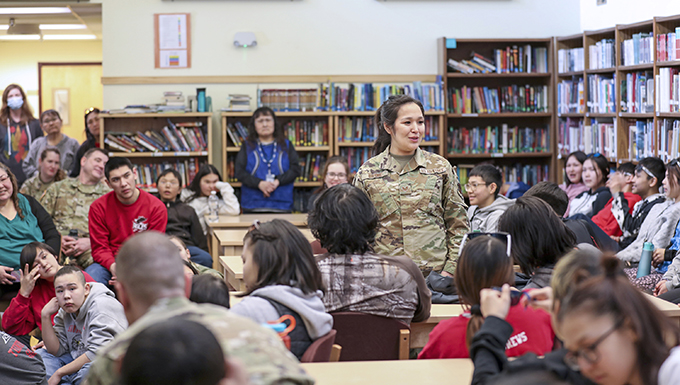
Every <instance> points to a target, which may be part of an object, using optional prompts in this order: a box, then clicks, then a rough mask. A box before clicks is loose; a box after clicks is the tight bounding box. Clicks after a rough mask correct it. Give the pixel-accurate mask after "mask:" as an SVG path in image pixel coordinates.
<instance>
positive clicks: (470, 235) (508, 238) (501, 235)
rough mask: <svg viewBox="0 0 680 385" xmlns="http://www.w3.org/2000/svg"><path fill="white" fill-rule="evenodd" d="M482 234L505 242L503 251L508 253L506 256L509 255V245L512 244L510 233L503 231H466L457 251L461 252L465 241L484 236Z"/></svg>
mask: <svg viewBox="0 0 680 385" xmlns="http://www.w3.org/2000/svg"><path fill="white" fill-rule="evenodd" d="M484 236H486V237H491V238H496V239H498V240H499V241H501V242H503V243H505V247H506V250H505V252H506V254H507V255H508V257H510V250H511V246H512V237H511V236H510V234H508V233H504V232H496V233H482V232H481V231H476V232H472V233H467V234H465V236H464V237H463V241H462V242H461V243H460V251H459V252H461V253H462V252H463V247H465V243H466V242H467V241H471V240H473V239H475V238H478V237H484Z"/></svg>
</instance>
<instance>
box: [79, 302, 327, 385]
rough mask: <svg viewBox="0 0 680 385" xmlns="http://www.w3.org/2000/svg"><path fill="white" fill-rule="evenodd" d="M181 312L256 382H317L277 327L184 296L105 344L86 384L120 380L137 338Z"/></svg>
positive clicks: (159, 304)
mask: <svg viewBox="0 0 680 385" xmlns="http://www.w3.org/2000/svg"><path fill="white" fill-rule="evenodd" d="M177 316H181V317H182V318H185V319H188V320H191V321H196V322H198V323H200V324H202V325H204V326H206V327H207V328H208V329H210V331H212V332H213V334H215V337H216V338H217V340H218V341H219V342H220V345H222V350H223V351H224V355H225V356H231V357H235V358H238V359H239V360H240V361H241V362H242V363H243V364H244V366H245V369H246V371H247V373H248V376H249V379H250V384H252V385H260V384H310V385H311V384H313V383H314V380H313V379H312V378H311V377H309V376H308V375H307V374H306V373H305V371H304V369H302V367H300V363H299V362H298V361H297V359H296V358H295V356H293V354H292V353H290V351H289V350H288V349H286V347H285V346H284V345H283V342H281V339H280V337H279V336H278V335H277V334H276V333H274V332H273V331H272V330H269V329H266V328H264V327H262V326H260V325H258V324H256V323H255V322H253V321H251V320H249V319H247V318H244V317H241V316H239V315H236V314H234V313H231V312H229V310H227V309H225V308H223V307H220V306H215V305H209V304H196V303H193V302H189V300H187V299H186V298H183V297H176V298H164V299H160V300H158V301H157V302H156V303H155V304H154V305H153V306H152V307H151V308H150V309H149V311H148V312H147V313H146V314H145V315H144V316H143V317H141V318H140V319H138V320H137V321H135V323H133V324H132V325H130V327H129V328H128V329H127V330H126V331H124V332H122V333H120V334H118V335H117V336H116V338H115V339H114V340H113V341H111V342H110V343H109V344H108V345H106V346H105V347H103V348H102V349H100V350H99V351H98V352H97V358H95V360H94V362H93V363H92V366H90V370H89V372H88V374H87V377H86V378H85V382H84V383H85V384H88V385H116V384H118V383H119V380H120V378H119V376H120V374H119V373H118V370H119V368H120V360H121V359H122V358H123V356H124V355H125V352H126V350H127V348H128V346H129V345H130V341H131V340H132V338H134V336H136V335H137V334H138V333H139V332H140V331H142V330H144V329H145V328H147V327H149V326H151V325H154V324H156V323H158V322H160V321H165V320H168V319H170V318H172V317H177Z"/></svg>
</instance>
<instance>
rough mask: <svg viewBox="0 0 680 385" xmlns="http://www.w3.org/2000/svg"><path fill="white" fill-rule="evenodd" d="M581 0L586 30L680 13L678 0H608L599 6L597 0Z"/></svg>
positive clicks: (582, 24) (583, 27)
mask: <svg viewBox="0 0 680 385" xmlns="http://www.w3.org/2000/svg"><path fill="white" fill-rule="evenodd" d="M580 1H581V7H580V8H581V29H582V30H584V31H588V30H597V29H603V28H610V27H614V26H616V24H630V23H636V22H638V21H645V20H651V19H652V18H653V17H655V16H672V15H677V14H680V1H678V0H644V1H643V0H607V4H605V5H599V6H598V5H597V1H596V0H580Z"/></svg>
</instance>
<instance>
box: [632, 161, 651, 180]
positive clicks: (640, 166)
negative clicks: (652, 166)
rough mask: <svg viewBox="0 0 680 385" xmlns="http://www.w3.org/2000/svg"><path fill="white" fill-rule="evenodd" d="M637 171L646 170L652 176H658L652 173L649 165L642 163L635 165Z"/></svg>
mask: <svg viewBox="0 0 680 385" xmlns="http://www.w3.org/2000/svg"><path fill="white" fill-rule="evenodd" d="M635 171H644V172H645V173H646V174H647V175H649V177H650V178H656V175H654V174H652V172H651V171H649V169H648V168H647V167H645V166H643V165H641V164H638V165H637V167H635Z"/></svg>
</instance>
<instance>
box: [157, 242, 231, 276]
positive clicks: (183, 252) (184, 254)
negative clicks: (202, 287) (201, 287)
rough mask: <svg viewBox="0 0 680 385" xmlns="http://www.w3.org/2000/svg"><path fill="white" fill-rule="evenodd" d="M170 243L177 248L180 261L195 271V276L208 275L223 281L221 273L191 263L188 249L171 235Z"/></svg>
mask: <svg viewBox="0 0 680 385" xmlns="http://www.w3.org/2000/svg"><path fill="white" fill-rule="evenodd" d="M169 239H170V242H172V243H174V244H175V246H177V249H178V250H179V255H180V256H181V257H182V259H183V260H184V261H185V262H187V264H188V265H189V266H190V267H191V268H192V269H194V270H196V275H199V274H208V275H214V276H215V277H217V278H220V279H224V276H223V275H222V273H220V272H219V271H217V270H214V269H212V268H210V267H205V266H203V265H199V264H198V263H194V262H192V261H191V259H189V258H190V254H189V249H187V246H186V245H185V244H184V241H182V240H181V239H179V238H177V237H176V236H174V235H172V236H170V238H169Z"/></svg>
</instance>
